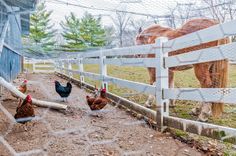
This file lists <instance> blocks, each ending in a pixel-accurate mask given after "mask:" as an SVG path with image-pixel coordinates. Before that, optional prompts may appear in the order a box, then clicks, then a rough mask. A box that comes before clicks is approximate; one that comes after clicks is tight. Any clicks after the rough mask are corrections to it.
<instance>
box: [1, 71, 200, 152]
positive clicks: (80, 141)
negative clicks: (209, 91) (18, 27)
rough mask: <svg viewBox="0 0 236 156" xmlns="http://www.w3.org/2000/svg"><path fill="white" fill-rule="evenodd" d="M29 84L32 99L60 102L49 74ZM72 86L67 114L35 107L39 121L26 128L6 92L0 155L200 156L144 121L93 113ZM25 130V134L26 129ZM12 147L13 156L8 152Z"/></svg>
mask: <svg viewBox="0 0 236 156" xmlns="http://www.w3.org/2000/svg"><path fill="white" fill-rule="evenodd" d="M24 78H26V79H28V80H29V86H28V89H29V90H28V93H29V94H31V95H32V96H33V97H34V98H37V99H40V100H46V101H54V102H60V101H61V99H60V97H59V95H57V93H56V92H55V89H54V84H53V82H54V80H59V81H60V82H62V83H64V84H65V83H66V81H65V80H62V79H60V78H58V77H57V76H55V75H53V74H27V75H21V76H19V78H18V79H17V80H15V83H16V84H19V83H20V82H21V80H23V79H24ZM87 94H89V93H86V92H85V91H84V90H82V89H79V88H78V87H76V86H75V85H73V89H72V94H71V96H70V97H69V98H68V102H67V103H63V102H61V103H63V104H66V105H68V106H69V109H68V110H67V111H56V110H51V109H46V108H40V107H35V111H36V116H37V120H34V121H32V122H30V123H28V124H27V125H21V124H17V123H14V122H13V121H12V119H13V118H12V115H14V114H15V109H16V107H17V104H18V101H17V100H16V99H15V98H13V97H12V96H11V95H10V94H9V93H8V92H7V91H6V90H4V94H3V95H2V97H1V101H0V103H1V104H0V106H1V107H0V151H1V153H0V155H4V156H5V155H6V156H8V155H13V154H14V151H15V152H16V153H20V152H28V153H30V155H61V156H64V155H76V156H78V155H90V156H92V155H99V156H100V155H105V156H116V155H117V156H119V155H135V156H139V155H145V156H146V155H148V156H156V155H166V156H172V155H194V156H198V155H203V154H202V153H200V152H199V151H197V150H196V149H194V148H190V147H189V146H188V145H186V144H184V143H181V142H180V141H178V140H175V139H173V138H172V137H170V136H169V135H165V134H161V133H159V132H157V131H155V130H153V129H151V128H149V127H148V125H147V124H145V122H144V121H142V120H137V119H136V118H134V117H132V116H130V115H128V114H127V113H126V112H125V111H123V110H121V109H119V108H116V107H114V106H112V105H107V106H106V107H105V108H104V110H103V111H101V112H91V111H90V109H89V107H88V106H87V105H86V101H85V96H86V95H87ZM25 128H26V129H27V130H25ZM9 146H10V147H12V148H13V149H14V151H11V148H9Z"/></svg>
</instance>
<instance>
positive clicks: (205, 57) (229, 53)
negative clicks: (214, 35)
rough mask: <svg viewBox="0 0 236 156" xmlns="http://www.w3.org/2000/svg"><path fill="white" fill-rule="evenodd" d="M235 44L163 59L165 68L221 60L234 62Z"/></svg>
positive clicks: (235, 55) (235, 56)
mask: <svg viewBox="0 0 236 156" xmlns="http://www.w3.org/2000/svg"><path fill="white" fill-rule="evenodd" d="M235 50H236V42H233V43H231V44H227V45H222V46H217V47H212V48H207V49H202V50H197V51H192V52H189V53H185V54H179V55H175V56H170V57H166V58H165V66H166V67H168V68H170V67H175V66H182V65H189V64H197V63H203V62H210V61H217V60H223V59H229V60H236V53H235Z"/></svg>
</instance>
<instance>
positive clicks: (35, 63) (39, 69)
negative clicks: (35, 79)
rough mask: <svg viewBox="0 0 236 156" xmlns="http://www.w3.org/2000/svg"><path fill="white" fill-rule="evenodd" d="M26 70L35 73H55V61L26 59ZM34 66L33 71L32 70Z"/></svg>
mask: <svg viewBox="0 0 236 156" xmlns="http://www.w3.org/2000/svg"><path fill="white" fill-rule="evenodd" d="M24 64H25V69H26V70H28V71H29V72H33V73H53V72H55V65H54V60H50V59H49V60H40V59H24ZM31 66H32V69H31Z"/></svg>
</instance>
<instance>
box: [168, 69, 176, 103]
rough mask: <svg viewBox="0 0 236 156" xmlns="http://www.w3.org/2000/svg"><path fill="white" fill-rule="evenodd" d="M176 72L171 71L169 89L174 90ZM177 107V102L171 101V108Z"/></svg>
mask: <svg viewBox="0 0 236 156" xmlns="http://www.w3.org/2000/svg"><path fill="white" fill-rule="evenodd" d="M174 87H175V85H174V71H171V70H169V88H174ZM174 105H175V100H170V106H174Z"/></svg>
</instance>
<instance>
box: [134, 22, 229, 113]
mask: <svg viewBox="0 0 236 156" xmlns="http://www.w3.org/2000/svg"><path fill="white" fill-rule="evenodd" d="M216 24H218V22H217V21H215V20H210V19H193V20H190V21H188V22H187V23H186V24H184V25H183V26H182V27H181V28H179V29H175V30H174V29H171V28H166V27H161V26H160V25H152V26H150V27H148V28H147V29H145V30H143V31H142V32H141V33H140V34H139V35H137V37H136V44H138V45H140V44H152V43H155V40H156V39H157V38H158V37H167V38H168V39H169V40H171V39H175V38H177V37H180V36H183V35H186V34H190V33H192V32H195V31H198V30H201V29H205V28H208V27H210V26H213V25H216ZM228 42H229V40H228V39H221V40H218V41H212V42H208V43H204V44H201V45H197V46H193V47H189V48H184V49H180V50H176V51H172V52H170V53H169V56H173V55H177V54H182V53H187V52H190V51H195V50H199V49H204V48H209V47H213V46H217V45H220V44H225V43H228ZM147 57H155V54H149V55H148V56H147ZM192 67H193V68H194V73H195V76H196V77H197V79H198V80H199V82H200V85H201V88H224V87H226V85H227V75H228V61H227V60H223V61H214V62H207V63H199V64H194V65H187V66H180V67H173V68H169V87H170V88H173V87H174V71H181V70H186V69H190V68H192ZM157 71H158V69H157ZM148 72H149V76H150V84H153V83H154V82H155V81H156V77H155V76H156V73H155V72H156V71H155V68H148ZM149 97H150V96H149ZM211 107H212V114H213V116H214V117H219V116H220V115H221V114H222V112H223V104H222V103H214V104H212V106H211Z"/></svg>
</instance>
